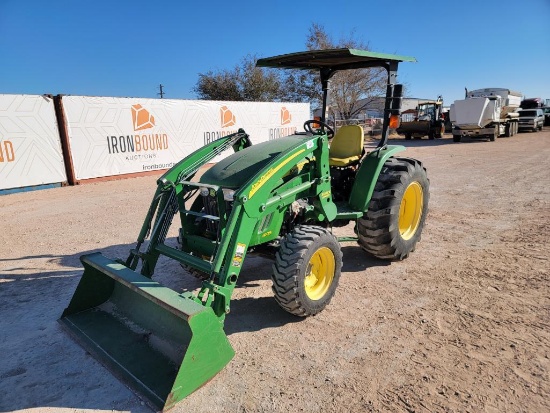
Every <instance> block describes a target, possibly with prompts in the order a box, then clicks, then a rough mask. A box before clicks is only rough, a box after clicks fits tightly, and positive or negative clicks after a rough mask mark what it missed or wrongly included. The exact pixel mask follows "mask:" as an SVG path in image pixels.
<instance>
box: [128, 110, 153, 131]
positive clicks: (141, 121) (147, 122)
mask: <svg viewBox="0 0 550 413" xmlns="http://www.w3.org/2000/svg"><path fill="white" fill-rule="evenodd" d="M132 120H133V123H134V130H143V129H149V128H152V127H153V126H155V117H154V116H153V115H151V114H150V113H149V112H148V111H147V109H145V108H144V107H143V106H141V105H139V104H138V105H133V106H132Z"/></svg>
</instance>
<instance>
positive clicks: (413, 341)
mask: <svg viewBox="0 0 550 413" xmlns="http://www.w3.org/2000/svg"><path fill="white" fill-rule="evenodd" d="M393 143H401V144H404V145H406V146H407V147H408V148H407V152H405V153H406V156H410V157H414V158H417V159H420V160H421V161H422V162H423V163H424V165H425V166H426V168H427V170H428V176H429V178H430V181H431V199H430V211H429V215H428V219H427V222H426V226H425V228H424V233H423V237H422V241H421V242H420V243H419V244H418V245H417V249H416V251H415V252H414V253H413V254H411V256H410V257H409V258H408V259H406V260H404V261H402V262H396V263H391V264H389V263H386V262H382V261H378V260H375V259H372V258H369V257H367V256H366V254H365V253H364V252H363V251H362V250H361V249H360V248H359V247H358V246H357V245H356V244H353V243H347V244H343V247H342V250H343V253H344V267H343V274H342V277H341V280H340V285H339V288H338V290H337V292H336V295H335V297H334V298H333V300H332V302H331V304H330V305H329V306H328V307H327V308H326V309H325V310H324V311H323V312H322V313H320V314H318V315H317V316H315V317H310V318H307V319H301V318H296V317H293V316H291V315H289V314H287V313H285V312H284V311H282V310H281V309H280V308H279V307H278V306H277V304H276V303H275V301H274V299H273V297H272V292H271V280H270V272H271V262H270V261H269V260H267V259H264V258H259V257H253V258H250V259H247V261H246V263H245V266H244V269H243V271H242V273H241V276H240V278H239V282H238V287H237V288H236V290H235V293H234V296H233V300H232V302H231V304H232V313H231V314H230V315H229V316H228V318H227V321H226V327H225V330H226V333H227V335H228V337H229V341H230V342H231V344H232V346H233V347H234V348H235V350H236V356H235V358H234V359H233V360H232V361H231V362H230V363H229V365H228V366H227V367H226V368H225V369H224V370H223V371H222V372H221V373H220V374H218V375H217V376H216V377H215V378H214V379H213V380H212V381H211V382H210V383H208V384H206V385H205V386H204V387H202V388H201V389H200V390H198V391H197V392H195V393H194V394H192V395H191V396H189V397H188V398H187V399H185V400H183V401H182V402H180V403H179V404H178V405H177V406H176V407H175V408H174V409H173V410H172V411H173V412H205V411H208V412H296V411H304V412H347V411H365V412H409V413H410V412H417V413H418V412H548V411H550V383H549V371H550V360H549V356H550V329H549V327H550V322H549V320H550V318H549V315H550V289H549V273H550V271H549V270H550V261H549V260H550V254H549V251H550V242H549V238H548V234H549V233H550V168H548V159H549V158H550V129H549V128H546V129H545V130H544V131H543V132H539V133H521V134H518V135H516V136H514V137H512V138H501V139H498V140H497V141H496V142H485V141H472V140H469V139H465V140H463V142H461V143H453V142H452V138H451V136H450V135H446V136H445V138H444V139H441V140H435V141H429V140H413V141H404V140H402V139H394V140H393ZM154 189H155V177H142V178H133V179H126V180H119V181H110V182H102V183H94V184H87V185H81V186H75V187H65V188H56V189H49V190H43V191H35V192H27V193H18V194H11V195H5V196H1V197H0V228H1V231H0V314H1V317H0V354H1V355H2V356H1V357H0V410H1V411H23V412H31V411H32V412H36V411H40V412H42V411H44V412H77V411H78V412H80V411H86V412H101V411H111V410H115V411H132V412H150V411H151V410H150V408H149V407H147V405H146V404H145V403H144V402H143V401H141V400H140V399H139V398H138V397H137V396H136V395H135V394H134V393H133V392H131V391H130V390H128V389H127V387H126V386H125V385H124V384H122V383H121V382H120V381H118V380H117V379H116V378H115V377H113V376H112V375H111V373H109V371H107V370H106V369H104V368H103V367H102V366H101V365H100V364H99V363H98V362H96V361H95V359H93V358H92V357H91V356H90V355H89V354H87V353H86V352H85V351H84V350H83V349H82V348H81V347H80V346H78V345H77V344H76V343H75V342H74V341H73V340H72V339H70V338H69V337H68V336H67V334H66V333H65V332H64V331H63V330H62V329H61V326H60V325H59V323H57V319H58V318H59V316H60V315H61V312H62V311H63V309H64V308H65V307H66V305H67V304H68V302H69V300H70V298H71V296H72V294H73V292H74V289H75V287H76V285H77V283H78V281H79V278H80V276H81V274H82V268H81V265H80V261H79V259H78V258H79V256H80V255H81V254H83V253H87V252H91V251H101V252H103V253H104V254H105V255H106V256H109V257H124V256H126V254H127V251H128V249H129V248H131V247H132V243H133V242H134V240H135V238H136V237H137V233H138V231H139V229H140V227H141V224H142V220H143V218H144V216H145V212H146V210H147V208H148V205H149V202H150V198H151V196H152V194H153V192H154ZM345 231H350V228H339V229H338V232H339V233H343V232H345ZM170 235H171V236H174V235H175V233H171V234H170ZM157 274H158V276H157V280H159V281H161V282H162V283H164V284H166V285H168V286H169V287H170V288H173V289H176V290H181V289H182V288H196V287H197V286H198V285H199V284H198V281H196V280H195V279H193V278H192V277H188V276H187V274H186V273H185V272H184V271H183V270H182V269H181V268H180V266H179V265H178V264H177V263H175V262H171V261H169V260H161V262H160V266H159V268H158V270H157Z"/></svg>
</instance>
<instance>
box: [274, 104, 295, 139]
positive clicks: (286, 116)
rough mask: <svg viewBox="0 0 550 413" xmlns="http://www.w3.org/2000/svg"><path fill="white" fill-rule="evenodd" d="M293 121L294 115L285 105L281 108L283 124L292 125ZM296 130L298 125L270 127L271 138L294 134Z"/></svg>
mask: <svg viewBox="0 0 550 413" xmlns="http://www.w3.org/2000/svg"><path fill="white" fill-rule="evenodd" d="M291 123H292V115H291V114H290V112H289V110H288V109H287V108H286V107H285V106H283V107H282V108H281V126H283V125H290V124H291ZM295 132H296V126H286V127H284V128H269V137H268V139H269V140H273V139H277V138H282V137H283V136H288V135H292V134H293V133H295Z"/></svg>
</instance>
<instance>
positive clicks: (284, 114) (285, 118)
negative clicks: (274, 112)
mask: <svg viewBox="0 0 550 413" xmlns="http://www.w3.org/2000/svg"><path fill="white" fill-rule="evenodd" d="M290 122H292V115H291V114H290V112H289V111H288V109H287V108H285V107H284V106H283V107H282V108H281V125H288V124H289V123H290Z"/></svg>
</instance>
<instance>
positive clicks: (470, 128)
mask: <svg viewBox="0 0 550 413" xmlns="http://www.w3.org/2000/svg"><path fill="white" fill-rule="evenodd" d="M521 97H522V95H521V93H519V92H514V91H512V90H510V89H503V88H485V89H476V90H472V91H468V90H466V97H465V99H462V100H455V101H454V103H453V104H452V105H451V109H450V117H451V123H452V124H453V141H454V142H460V141H461V139H462V137H463V136H469V137H475V138H486V139H489V140H490V141H495V139H496V138H498V137H499V136H505V137H510V136H513V135H515V134H516V133H517V132H518V114H517V113H516V110H517V109H518V108H519V105H520V102H521Z"/></svg>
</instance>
